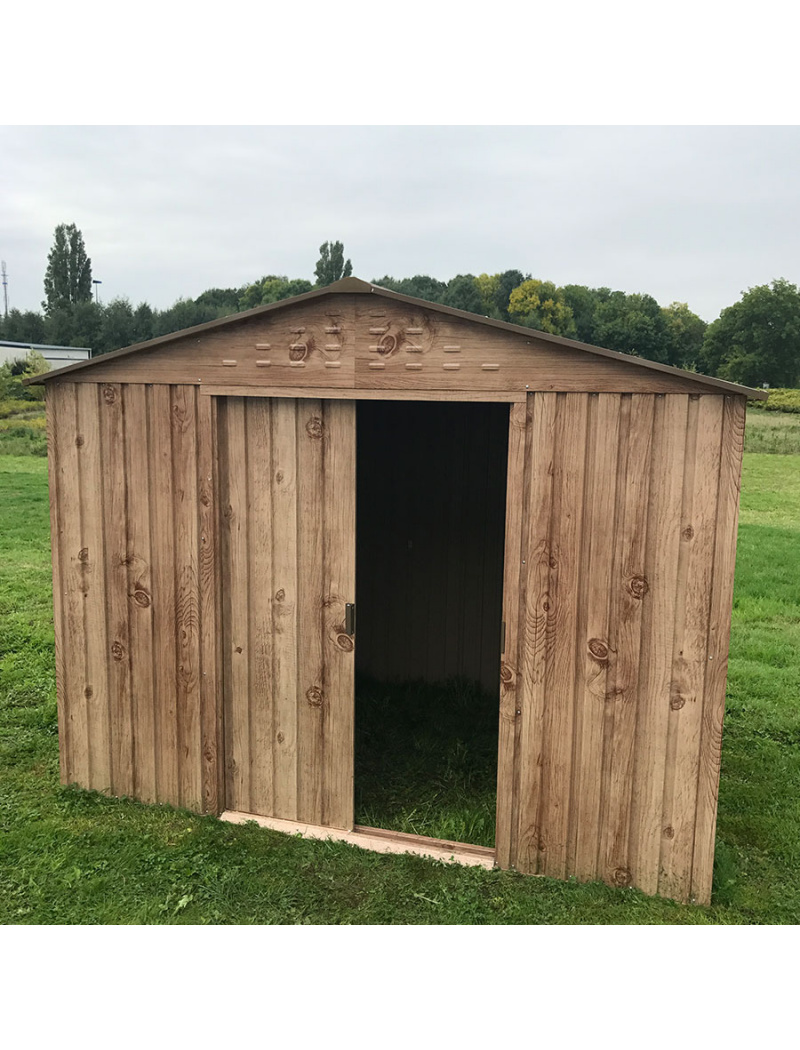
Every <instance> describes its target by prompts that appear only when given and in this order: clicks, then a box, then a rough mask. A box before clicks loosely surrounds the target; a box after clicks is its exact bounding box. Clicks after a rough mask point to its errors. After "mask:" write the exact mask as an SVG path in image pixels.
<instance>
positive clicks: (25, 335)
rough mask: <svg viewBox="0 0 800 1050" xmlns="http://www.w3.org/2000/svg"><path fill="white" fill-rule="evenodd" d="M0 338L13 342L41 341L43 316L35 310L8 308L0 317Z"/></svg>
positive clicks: (42, 339)
mask: <svg viewBox="0 0 800 1050" xmlns="http://www.w3.org/2000/svg"><path fill="white" fill-rule="evenodd" d="M0 333H2V334H0V339H6V340H8V341H9V342H13V343H43V342H44V338H45V336H44V318H43V317H42V315H41V314H40V313H37V312H36V311H35V310H25V311H24V312H23V311H21V310H9V311H8V317H6V318H0Z"/></svg>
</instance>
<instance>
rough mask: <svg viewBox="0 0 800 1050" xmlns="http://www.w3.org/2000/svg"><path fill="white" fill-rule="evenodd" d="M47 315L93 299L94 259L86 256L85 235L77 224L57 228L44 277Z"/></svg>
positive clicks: (43, 305) (44, 304)
mask: <svg viewBox="0 0 800 1050" xmlns="http://www.w3.org/2000/svg"><path fill="white" fill-rule="evenodd" d="M44 294H45V299H44V302H43V303H42V307H43V309H44V311H45V313H47V314H50V313H52V311H53V310H59V309H61V308H63V307H65V306H71V305H72V304H73V303H82V302H87V301H88V300H90V299H91V298H92V260H91V259H90V258H89V256H88V255H87V254H86V247H85V245H84V243H83V234H82V233H81V231H80V230H79V229H78V228H77V226H75V225H74V223H73V224H71V225H69V226H67V225H65V224H64V223H62V224H61V225H60V226H56V230H55V235H54V239H53V247H52V248H51V249H50V254H49V255H48V256H47V270H46V271H45V275H44Z"/></svg>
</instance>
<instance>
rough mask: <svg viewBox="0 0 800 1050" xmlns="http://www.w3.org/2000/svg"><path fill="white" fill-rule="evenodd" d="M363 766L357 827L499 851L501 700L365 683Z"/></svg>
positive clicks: (469, 690) (360, 719)
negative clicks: (498, 727) (428, 837)
mask: <svg viewBox="0 0 800 1050" xmlns="http://www.w3.org/2000/svg"><path fill="white" fill-rule="evenodd" d="M355 766H356V768H355V786H356V795H355V816H356V823H357V824H368V825H370V826H371V827H376V828H390V829H391V830H393V831H407V832H410V833H411V834H415V835H430V836H431V837H433V838H440V839H450V840H451V841H455V842H471V843H473V844H474V845H476V846H494V838H495V803H496V799H497V786H496V785H497V697H492V696H490V695H487V694H486V693H483V692H481V690H480V689H479V688H478V687H477V686H476V685H473V684H471V683H469V682H459V681H451V682H443V683H440V684H438V685H429V684H426V683H424V682H405V683H400V684H392V685H386V684H383V685H382V684H379V683H377V682H359V683H358V687H357V689H356V754H355Z"/></svg>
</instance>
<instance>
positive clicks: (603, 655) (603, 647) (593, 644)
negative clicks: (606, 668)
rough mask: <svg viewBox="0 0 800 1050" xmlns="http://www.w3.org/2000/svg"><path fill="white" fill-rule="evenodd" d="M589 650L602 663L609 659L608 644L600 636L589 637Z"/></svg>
mask: <svg viewBox="0 0 800 1050" xmlns="http://www.w3.org/2000/svg"><path fill="white" fill-rule="evenodd" d="M589 652H590V653H591V655H592V656H593V657H594V658H595V660H598V661H599V662H600V663H605V662H606V661H607V660H608V645H607V644H606V643H605V642H604V641H602V640H601V639H600V638H590V639H589Z"/></svg>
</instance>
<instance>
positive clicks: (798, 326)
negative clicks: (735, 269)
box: [699, 278, 800, 387]
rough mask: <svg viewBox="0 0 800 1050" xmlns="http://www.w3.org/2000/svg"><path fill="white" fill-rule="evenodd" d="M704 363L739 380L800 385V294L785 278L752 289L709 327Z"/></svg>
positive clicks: (702, 365)
mask: <svg viewBox="0 0 800 1050" xmlns="http://www.w3.org/2000/svg"><path fill="white" fill-rule="evenodd" d="M699 365H700V368H701V370H702V371H704V372H708V373H710V374H711V375H718V376H720V377H721V378H722V379H729V380H731V381H732V382H734V383H746V384H748V385H749V386H759V385H761V384H762V383H768V384H769V385H770V386H789V387H793V386H797V385H798V384H800V292H798V289H797V286H796V285H794V284H790V283H789V282H788V281H786V280H784V279H783V278H780V279H779V280H775V281H773V282H772V284H771V285H769V284H762V285H758V286H756V287H755V288H750V289H748V291H747V292H745V293H744V295H743V296H742V298H741V299H740V300H739V302H738V303H734V304H733V306H728V307H726V309H724V310H723V311H722V313H721V314H720V316H719V317H718V318H717V320H716V321H714V322H713V323H712V324H710V325H709V326H708V329H707V331H706V335H705V339H704V341H703V348H702V351H701V353H700V360H699Z"/></svg>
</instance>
